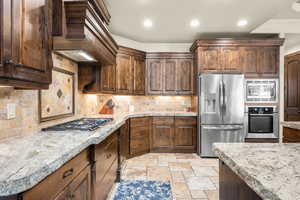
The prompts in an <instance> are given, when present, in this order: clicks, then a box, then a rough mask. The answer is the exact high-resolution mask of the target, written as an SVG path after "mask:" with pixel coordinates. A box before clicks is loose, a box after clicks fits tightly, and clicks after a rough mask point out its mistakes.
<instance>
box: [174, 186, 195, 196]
mask: <svg viewBox="0 0 300 200" xmlns="http://www.w3.org/2000/svg"><path fill="white" fill-rule="evenodd" d="M172 192H173V196H174V197H175V198H176V199H177V198H185V199H191V198H192V197H191V194H190V191H189V188H188V187H187V185H186V184H185V183H172Z"/></svg>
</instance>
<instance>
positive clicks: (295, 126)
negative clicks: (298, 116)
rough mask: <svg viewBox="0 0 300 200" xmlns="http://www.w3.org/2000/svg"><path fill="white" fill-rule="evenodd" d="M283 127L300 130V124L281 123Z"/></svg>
mask: <svg viewBox="0 0 300 200" xmlns="http://www.w3.org/2000/svg"><path fill="white" fill-rule="evenodd" d="M281 125H282V126H283V127H287V128H293V129H298V130H300V122H286V121H285V122H281Z"/></svg>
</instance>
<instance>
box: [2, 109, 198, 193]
mask: <svg viewBox="0 0 300 200" xmlns="http://www.w3.org/2000/svg"><path fill="white" fill-rule="evenodd" d="M148 116H149V117H150V116H197V113H193V112H134V113H123V114H118V115H117V116H109V117H114V121H113V122H111V123H109V124H107V125H105V126H103V127H101V128H99V129H97V130H95V131H93V132H89V131H49V132H37V133H31V134H25V136H23V137H19V138H11V139H8V140H4V141H0V197H1V196H9V195H15V194H18V193H21V192H24V191H26V190H28V189H30V188H32V187H34V186H35V185H36V184H38V183H39V182H40V181H42V180H43V179H44V178H46V177H47V176H48V175H50V174H52V173H53V172H55V171H56V170H57V169H59V168H60V167H61V166H62V165H63V164H65V163H66V162H68V161H69V160H71V159H72V158H73V157H75V156H76V155H77V154H79V153H80V152H81V151H83V150H84V149H86V148H87V147H89V146H90V145H93V144H99V143H100V142H102V141H103V140H104V139H105V138H107V137H108V136H109V135H111V134H112V133H113V132H114V131H115V130H117V129H118V128H120V127H121V126H122V125H123V124H124V123H125V121H126V120H127V119H129V118H131V117H148ZM88 117H104V116H103V115H96V116H95V115H93V116H88Z"/></svg>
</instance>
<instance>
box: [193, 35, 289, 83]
mask: <svg viewBox="0 0 300 200" xmlns="http://www.w3.org/2000/svg"><path fill="white" fill-rule="evenodd" d="M283 42H284V39H280V38H255V39H241V38H240V39H233V38H232V39H230V38H229V39H221V38H220V39H206V40H197V41H196V42H195V43H194V44H193V45H192V47H191V51H192V52H193V53H194V56H195V57H197V58H196V64H197V72H198V73H210V72H213V73H244V74H245V77H246V78H278V77H279V51H280V46H281V45H282V44H283Z"/></svg>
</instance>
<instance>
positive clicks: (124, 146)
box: [120, 120, 129, 163]
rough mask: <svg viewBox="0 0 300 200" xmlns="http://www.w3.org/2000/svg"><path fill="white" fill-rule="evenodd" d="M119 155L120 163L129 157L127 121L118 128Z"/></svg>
mask: <svg viewBox="0 0 300 200" xmlns="http://www.w3.org/2000/svg"><path fill="white" fill-rule="evenodd" d="M120 156H121V163H123V161H125V160H126V159H127V158H129V121H128V120H127V121H126V123H125V124H124V125H123V126H122V127H121V129H120Z"/></svg>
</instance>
